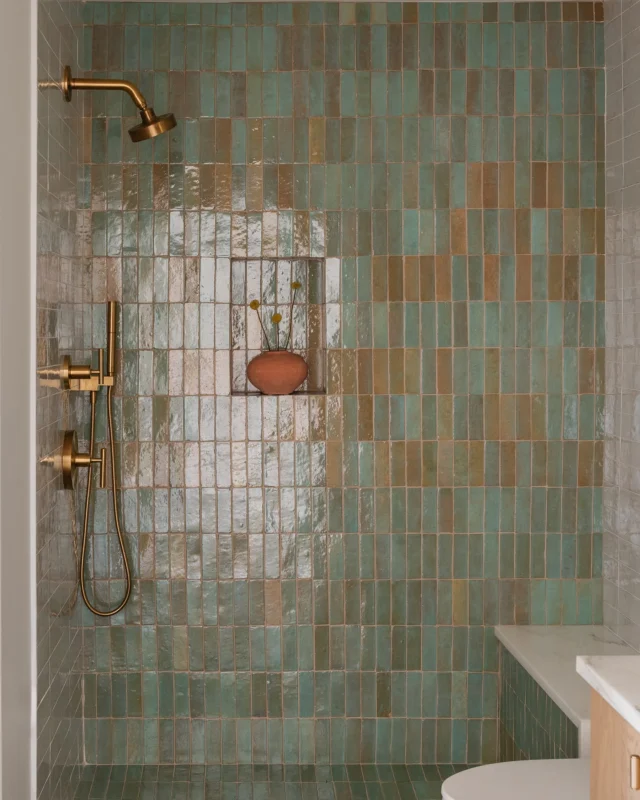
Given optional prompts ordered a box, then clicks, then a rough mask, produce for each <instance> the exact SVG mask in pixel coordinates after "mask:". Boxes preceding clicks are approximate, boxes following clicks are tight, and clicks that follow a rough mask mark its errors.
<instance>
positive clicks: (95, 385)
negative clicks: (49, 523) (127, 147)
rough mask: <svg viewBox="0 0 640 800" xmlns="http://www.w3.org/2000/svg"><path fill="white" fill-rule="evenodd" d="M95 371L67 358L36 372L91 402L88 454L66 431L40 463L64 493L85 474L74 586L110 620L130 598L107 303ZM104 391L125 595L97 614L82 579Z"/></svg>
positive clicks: (112, 327) (112, 322)
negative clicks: (57, 474) (53, 471)
mask: <svg viewBox="0 0 640 800" xmlns="http://www.w3.org/2000/svg"><path fill="white" fill-rule="evenodd" d="M98 355H99V368H98V369H97V370H94V369H93V368H92V367H91V365H90V364H89V365H80V366H79V365H75V364H72V363H71V359H70V358H69V357H68V356H65V358H64V359H63V360H62V364H61V365H60V366H59V367H57V368H55V369H43V370H40V371H39V376H40V383H41V385H43V386H51V387H55V388H62V389H67V390H69V391H72V392H74V391H76V392H82V391H87V392H89V395H90V398H91V427H90V433H89V452H87V453H79V452H78V450H77V436H76V434H75V431H66V432H65V434H64V439H63V444H62V449H61V453H60V454H59V455H55V456H53V457H47V458H45V459H43V463H45V464H49V465H51V466H53V467H56V468H57V469H59V470H60V471H61V472H62V482H63V486H64V488H65V489H72V488H73V485H74V476H75V472H76V470H77V469H78V467H84V468H86V470H87V491H86V495H85V501H84V524H83V527H82V548H81V553H80V564H79V567H78V573H79V574H78V582H79V584H80V593H81V594H82V599H83V600H84V602H85V605H86V606H87V608H88V609H89V610H90V611H91V612H92V613H94V614H96V615H97V616H98V617H112V616H113V615H114V614H117V613H118V612H119V611H122V609H123V608H124V607H125V606H126V604H127V603H128V602H129V597H130V596H131V588H132V581H131V568H130V566H129V559H128V557H127V551H126V548H125V544H124V536H123V533H122V526H121V525H120V512H119V510H118V498H117V492H118V486H117V481H116V454H115V441H114V429H113V386H114V383H115V361H116V304H115V302H113V301H109V302H108V303H107V348H106V355H105V352H104V351H103V350H100V351H99V352H98ZM103 386H106V387H107V427H108V431H109V460H110V462H111V501H112V504H113V519H114V522H115V527H116V534H117V536H118V545H119V547H120V553H121V554H122V564H123V567H124V573H125V581H126V586H125V593H124V597H123V598H122V601H121V602H120V603H119V605H118V606H116V607H115V608H112V609H108V610H106V611H101V610H100V609H99V608H96V607H95V605H93V603H92V602H91V601H90V600H89V596H88V594H87V579H86V563H85V562H86V557H87V546H88V541H89V518H90V515H91V481H92V478H93V467H94V465H96V464H100V488H101V489H104V488H106V477H107V476H106V461H107V458H106V451H105V448H102V450H101V453H100V457H99V458H96V457H94V455H93V453H94V448H95V437H96V400H97V396H98V392H99V391H100V389H101V388H102V387H103Z"/></svg>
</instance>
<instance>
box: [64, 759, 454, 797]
mask: <svg viewBox="0 0 640 800" xmlns="http://www.w3.org/2000/svg"><path fill="white" fill-rule="evenodd" d="M456 770H457V768H456V767H453V766H452V765H451V764H445V765H440V766H435V765H434V766H426V767H421V766H419V765H413V766H409V767H405V766H388V765H382V764H381V765H378V766H377V767H376V766H373V765H370V766H360V765H355V764H354V765H346V766H345V765H341V766H333V767H331V766H325V767H314V766H313V765H307V766H300V767H298V766H295V767H294V766H284V765H281V764H272V765H270V766H266V765H265V766H262V767H261V766H255V767H251V766H246V767H235V766H233V767H231V766H230V767H222V768H219V767H218V768H215V767H207V768H206V769H205V768H204V767H182V768H181V767H176V768H175V769H174V768H173V767H160V768H157V767H156V768H153V767H145V768H144V769H138V770H136V768H135V767H129V768H124V769H122V768H118V767H113V768H109V767H107V768H105V767H97V768H91V767H85V768H84V770H83V772H82V778H81V782H80V785H79V787H78V789H77V791H76V794H75V795H74V799H75V800H98V799H99V798H114V799H115V798H118V799H120V798H121V799H122V800H125V798H126V800H161V798H170V797H176V798H177V797H179V798H181V799H182V798H184V800H187V798H190V799H191V800H205V799H206V800H210V799H212V798H246V799H247V800H251V798H254V800H258V798H266V797H276V798H280V800H289V798H291V800H300V798H304V800H349V799H350V798H354V800H356V799H357V798H367V797H380V798H388V800H440V796H441V795H440V787H441V784H442V782H443V781H444V780H445V779H446V778H448V777H449V776H450V775H452V774H454V772H455V771H456Z"/></svg>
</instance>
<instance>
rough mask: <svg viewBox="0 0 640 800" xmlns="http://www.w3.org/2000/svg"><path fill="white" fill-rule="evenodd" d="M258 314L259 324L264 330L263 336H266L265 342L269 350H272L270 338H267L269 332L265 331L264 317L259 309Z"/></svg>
mask: <svg viewBox="0 0 640 800" xmlns="http://www.w3.org/2000/svg"><path fill="white" fill-rule="evenodd" d="M256 314H257V315H258V322H259V323H260V327H261V328H262V334H263V336H264V340H265V342H266V345H267V350H271V345H270V344H269V337H268V336H267V332H266V330H265V329H264V325H263V323H262V315H261V314H260V311H259V310H257V309H256Z"/></svg>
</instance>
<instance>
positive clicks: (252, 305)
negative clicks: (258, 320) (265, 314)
mask: <svg viewBox="0 0 640 800" xmlns="http://www.w3.org/2000/svg"><path fill="white" fill-rule="evenodd" d="M249 308H252V309H253V310H254V311H257V310H258V309H259V308H260V301H259V300H252V301H251V302H250V303H249Z"/></svg>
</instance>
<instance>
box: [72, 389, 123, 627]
mask: <svg viewBox="0 0 640 800" xmlns="http://www.w3.org/2000/svg"><path fill="white" fill-rule="evenodd" d="M112 391H113V386H109V387H108V388H107V424H108V428H109V456H110V460H111V499H112V502H113V518H114V520H115V525H116V533H117V534H118V544H119V545H120V552H121V553H122V563H123V566H124V572H125V578H126V582H127V586H126V590H125V593H124V597H123V599H122V602H121V603H120V605H119V606H117V607H116V608H113V609H110V610H109V611H100V610H99V609H97V608H96V607H95V606H94V605H93V604H92V603H91V602H90V600H89V598H88V596H87V587H86V577H85V560H86V555H87V541H88V538H89V514H90V509H91V477H92V474H93V467H92V463H93V462H92V461H91V460H90V461H89V469H88V471H87V472H88V474H87V495H86V497H85V501H84V526H83V529H82V552H81V554H80V591H81V593H82V599H83V600H84V602H85V605H86V606H87V608H88V609H89V611H91V612H92V613H93V614H96V615H97V616H98V617H112V616H113V615H114V614H117V613H118V611H122V609H123V608H124V607H125V606H126V604H127V603H128V601H129V597H130V596H131V568H130V567H129V559H128V558H127V551H126V549H125V546H124V537H123V535H122V528H121V527H120V514H119V513H118V499H117V497H116V492H117V486H116V457H115V445H114V436H113V411H112V408H111V393H112ZM96 394H97V392H91V435H90V443H89V457H90V459H92V458H93V448H94V444H95V433H96Z"/></svg>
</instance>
